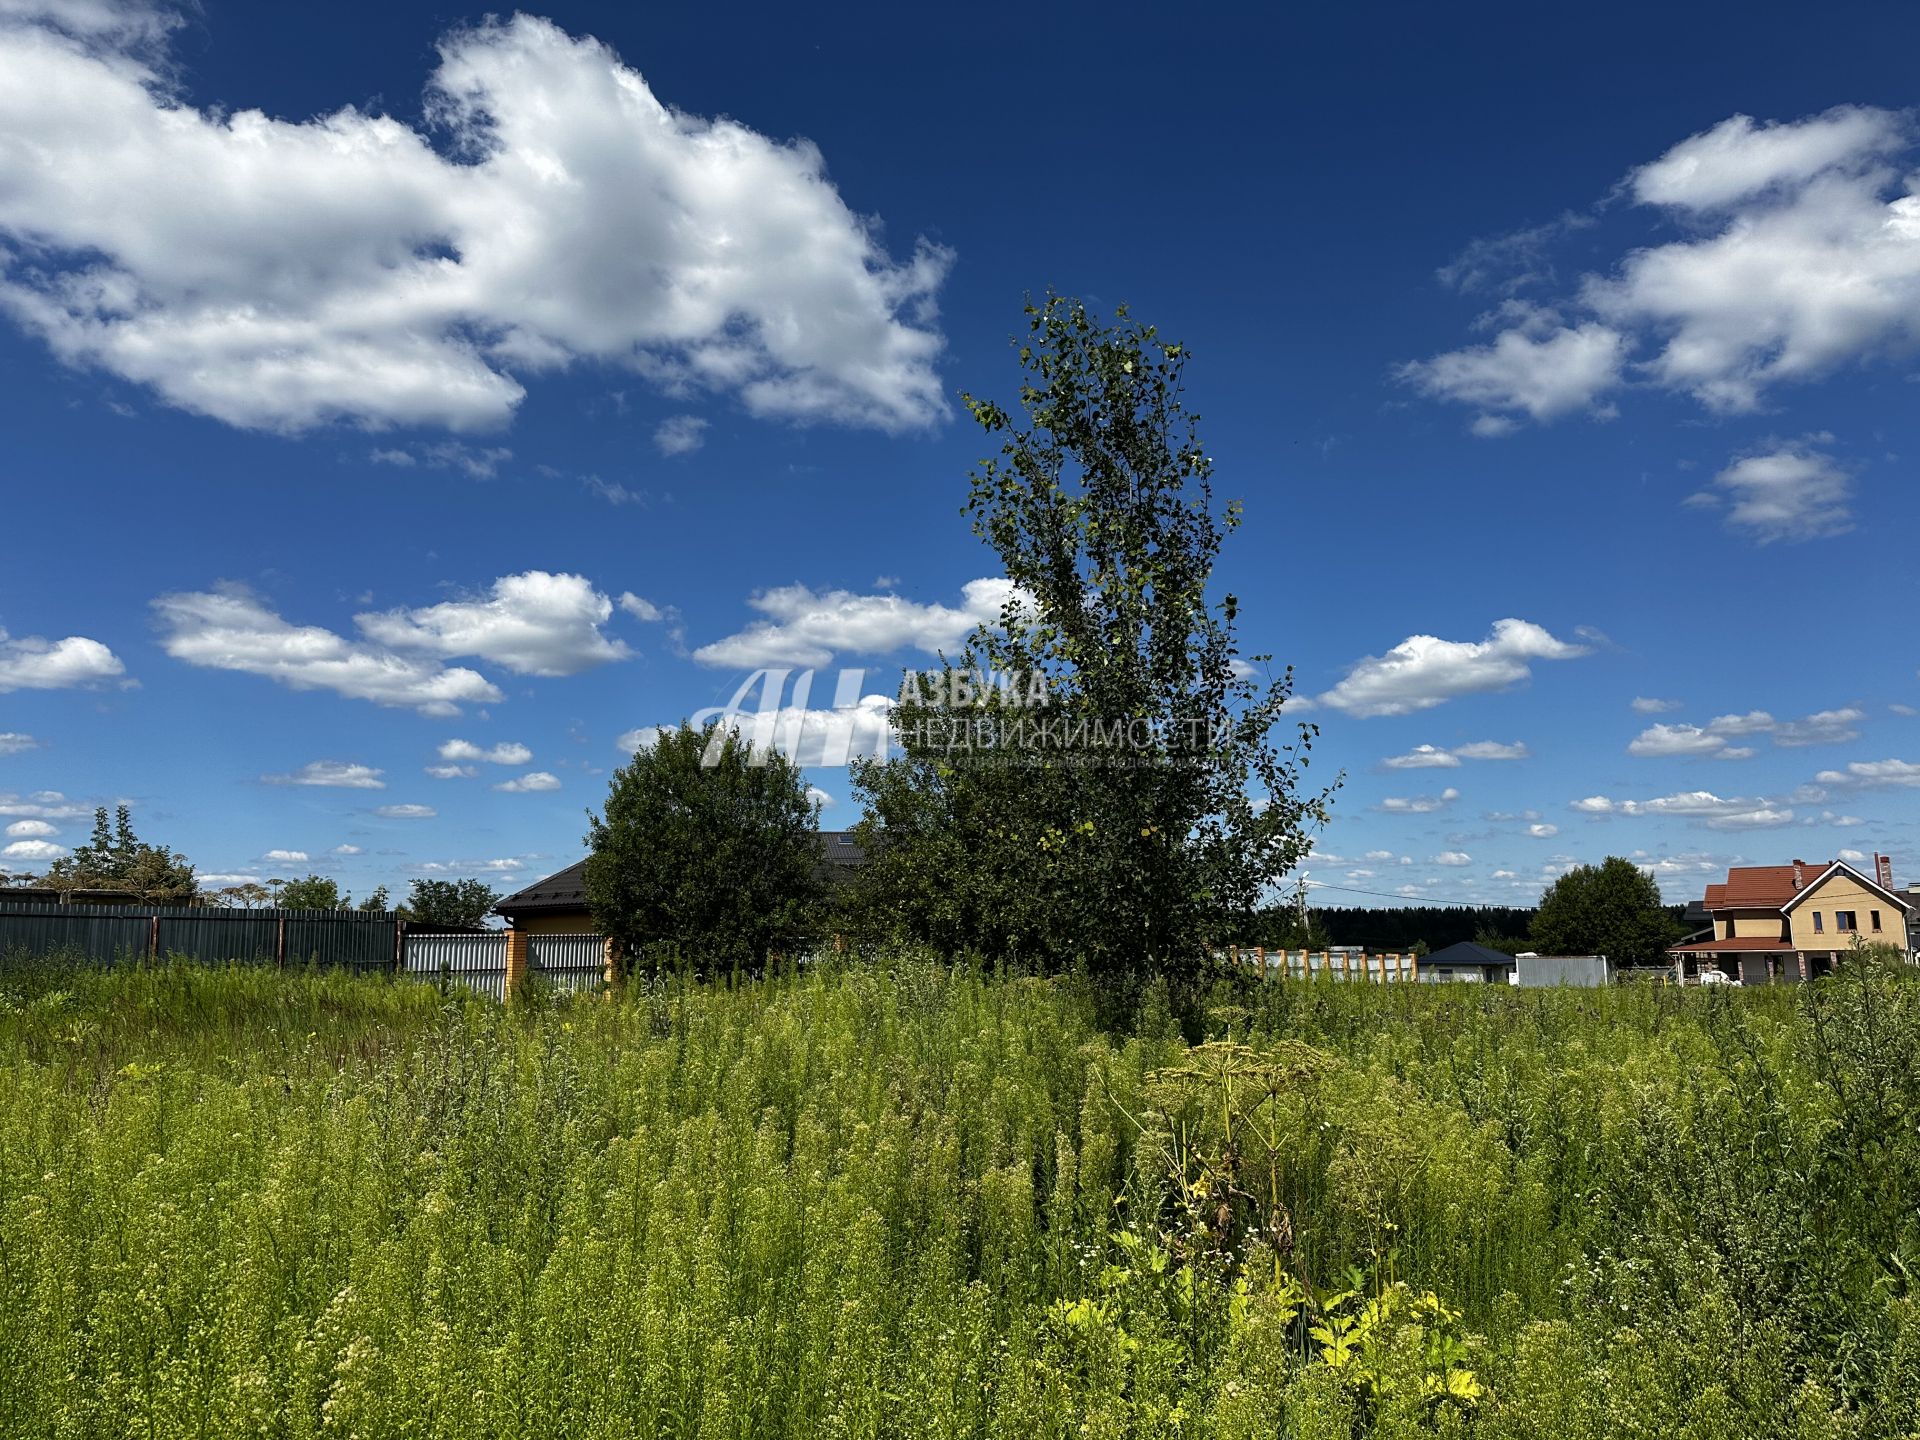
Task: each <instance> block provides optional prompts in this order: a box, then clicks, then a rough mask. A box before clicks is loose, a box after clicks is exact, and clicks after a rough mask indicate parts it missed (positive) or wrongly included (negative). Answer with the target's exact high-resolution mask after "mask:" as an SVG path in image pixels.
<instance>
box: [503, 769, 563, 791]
mask: <svg viewBox="0 0 1920 1440" xmlns="http://www.w3.org/2000/svg"><path fill="white" fill-rule="evenodd" d="M493 788H494V789H496V790H504V791H506V792H507V793H508V794H514V795H517V794H521V793H523V792H528V791H535V790H558V789H559V788H560V777H559V776H558V775H555V774H552V773H551V772H549V771H546V770H529V771H528V772H527V773H526V774H524V775H521V776H517V777H516V778H514V779H512V780H503V781H501V782H500V783H499V784H498V785H496V786H494V787H493Z"/></svg>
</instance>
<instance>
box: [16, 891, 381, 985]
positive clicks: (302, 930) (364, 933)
mask: <svg viewBox="0 0 1920 1440" xmlns="http://www.w3.org/2000/svg"><path fill="white" fill-rule="evenodd" d="M401 933H402V926H401V922H400V920H399V919H398V917H396V916H394V915H392V914H390V913H378V914H362V913H360V912H357V911H335V910H234V909H223V908H214V907H192V906H168V905H159V906H135V907H122V906H112V907H107V906H100V905H50V904H47V903H45V902H44V901H18V900H7V899H5V898H0V955H5V956H8V957H28V958H31V957H35V956H41V955H56V954H66V955H73V954H78V955H81V956H84V957H86V958H87V959H88V960H90V961H93V962H94V963H96V964H102V965H112V964H116V963H124V962H127V961H138V960H164V959H169V958H175V957H177V958H181V959H187V960H195V961H198V962H200V963H202V964H206V965H320V966H327V967H344V968H347V969H353V970H394V969H397V968H398V965H399V958H400V936H401Z"/></svg>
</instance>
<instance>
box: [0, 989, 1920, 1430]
mask: <svg viewBox="0 0 1920 1440" xmlns="http://www.w3.org/2000/svg"><path fill="white" fill-rule="evenodd" d="M1917 1201H1920V985H1916V984H1915V983H1914V982H1913V981H1911V980H1910V979H1909V978H1908V977H1907V976H1906V975H1904V974H1902V973H1900V972H1899V971H1897V970H1893V969H1888V970H1884V971H1872V970H1869V969H1862V970H1861V971H1859V972H1858V973H1852V974H1848V975H1845V976H1842V977H1840V978H1837V979H1835V980H1832V981H1822V982H1819V983H1817V984H1814V985H1811V986H1806V987H1796V988H1780V989H1774V990H1750V991H1738V992H1729V991H1726V990H1721V991H1718V992H1715V991H1711V990H1707V991H1701V990H1690V991H1684V992H1683V991H1680V990H1676V989H1669V988H1659V987H1652V986H1622V987H1616V988H1613V989H1609V990H1600V991H1565V992H1541V991H1525V992H1519V991H1508V990H1505V989H1492V988H1484V987H1474V986H1453V987H1446V986H1415V985H1392V986H1374V987H1368V986H1362V985H1342V984H1339V983H1337V982H1332V981H1321V982H1311V983H1309V982H1291V983H1284V984H1283V983H1267V984H1257V983H1253V982H1250V981H1233V982H1227V981H1223V982H1221V983H1220V984H1219V985H1217V986H1216V987H1215V989H1214V990H1213V992H1212V993H1211V994H1209V995H1206V996H1204V997H1192V998H1189V999H1186V1000H1183V1001H1181V1002H1179V1003H1174V1002H1172V1001H1170V1000H1169V998H1168V996H1167V995H1166V993H1165V992H1164V991H1161V990H1154V989H1150V990H1148V991H1146V992H1145V993H1144V994H1141V995H1138V996H1132V997H1129V998H1128V999H1127V1000H1126V1002H1125V1003H1121V1002H1118V1001H1115V1000H1113V999H1112V998H1111V997H1104V996H1102V995H1100V994H1098V993H1096V992H1095V991H1093V990H1091V989H1090V988H1089V987H1088V986H1087V985H1086V984H1085V983H1084V982H1082V981H1080V980H1076V979H1074V978H1072V977H1058V978H1052V979H1036V978H1026V977H1019V976H1011V975H1005V974H996V973H985V972H980V971H975V970H968V969H954V968H942V967H938V966H935V965H932V964H928V963H923V962H920V961H917V960H911V959H900V960H897V961H894V962H891V963H888V962H881V963H866V964H860V965H851V964H850V965H847V966H846V967H844V968H818V969H812V970H808V971H805V972H802V973H799V974H789V975H783V976H776V977H773V978H769V979H765V980H758V981H740V982H737V983H731V984H730V983H727V982H726V981H724V980H719V981H706V982H698V981H691V980H663V981H658V982H654V983H651V984H643V983H640V982H638V981H636V982H634V983H633V984H631V985H630V986H629V987H628V989H627V991H626V993H625V994H624V995H623V996H621V997H620V998H619V999H617V1000H609V999H606V998H603V997H580V998H576V999H572V1000H563V999H557V998H551V997H549V998H545V999H541V998H540V997H535V999H534V1000H533V1002H532V1003H528V1004H526V1005H523V1006H519V1007H516V1008H515V1009H512V1010H503V1009H502V1008H500V1007H499V1006H497V1005H494V1004H492V1003H490V1002H486V1001H481V1000H477V999H474V998H471V997H463V996H460V995H451V996H449V995H442V994H440V993H438V992H436V991H435V990H433V989H431V988H427V987H420V986H408V985H403V984H396V983H392V982H390V981H387V980H383V979H349V978H345V977H338V976H328V975H306V974H297V973H291V972H289V973H286V974H279V973H274V972H270V971H261V970H246V969H230V970H208V969H194V968H187V967H178V968H154V969H128V970H122V971H116V972H100V971H86V970H74V969H68V970H60V969H54V968H34V967H28V968H15V969H11V970H8V971H6V972H5V973H4V974H0V1434H4V1435H6V1436H10V1437H36V1436H48V1437H52V1436H59V1437H103V1440H104V1437H113V1440H120V1437H127V1436H146V1437H166V1440H174V1437H189V1436H191V1437H225V1436H256V1435H257V1436H275V1437H281V1436H285V1437H293V1436H363V1437H384V1436H395V1437H400V1436H405V1437H473V1436H502V1437H508V1436H511V1437H519V1436H542V1437H547V1436H551V1437H556V1440H557V1437H569V1440H583V1437H609V1440H610V1437H628V1436H673V1437H686V1440H693V1437H716V1440H717V1437H742V1440H745V1437H755V1440H760V1437H776V1436H821V1437H863V1436H902V1437H905V1436H916V1437H917V1436H925V1437H957V1436H1019V1437H1022V1440H1041V1437H1068V1436H1074V1437H1081V1436H1093V1437H1103V1436H1218V1437H1243V1436H1244V1437H1251V1436H1275V1435H1289V1436H1303V1437H1306V1436H1310V1437H1352V1436H1363V1435H1379V1436H1401V1435H1428V1434H1440V1435H1458V1436H1468V1435H1472V1436H1485V1437H1526V1440H1552V1437H1561V1436H1567V1437H1576V1436H1577V1437H1589V1436H1591V1437H1600V1436H1646V1437H1656V1436H1657V1437H1673V1436H1684V1437H1702V1440H1704V1437H1729V1440H1731V1437H1742V1440H1744V1437H1752V1436H1902V1435H1909V1434H1913V1433H1915V1432H1916V1430H1920V1300H1917V1299H1916V1296H1915V1293H1914V1287H1913V1281H1914V1278H1915V1274H1914V1272H1915V1268H1916V1267H1920V1212H1917V1211H1916V1202H1917Z"/></svg>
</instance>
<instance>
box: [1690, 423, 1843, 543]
mask: <svg viewBox="0 0 1920 1440" xmlns="http://www.w3.org/2000/svg"><path fill="white" fill-rule="evenodd" d="M1687 503H1689V504H1691V505H1697V506H1699V507H1701V508H1702V509H1709V510H1723V511H1724V512H1725V519H1726V524H1727V527H1728V528H1729V529H1731V530H1734V531H1737V532H1739V533H1741V534H1744V535H1747V536H1749V537H1750V538H1752V539H1753V540H1755V541H1757V542H1759V543H1760V544H1762V545H1767V544H1771V543H1772V542H1774V541H1776V540H1788V541H1797V540H1820V539H1824V538H1826V537H1828V536H1833V535H1844V534H1846V533H1847V532H1848V531H1849V530H1851V529H1853V509H1852V505H1853V477H1852V476H1851V475H1849V474H1848V473H1847V472H1846V471H1845V470H1843V469H1842V468H1841V467H1840V466H1839V465H1838V464H1837V463H1836V462H1835V461H1834V460H1833V459H1832V457H1830V456H1828V455H1826V454H1824V453H1822V452H1821V451H1820V450H1819V449H1817V448H1815V445H1814V443H1813V442H1812V441H1808V440H1797V441H1790V442H1787V443H1784V444H1781V443H1776V444H1774V445H1772V446H1771V447H1769V448H1766V449H1763V450H1760V451H1756V452H1755V453H1753V454H1749V455H1743V456H1741V457H1740V458H1739V459H1737V460H1735V461H1734V462H1733V463H1732V464H1731V465H1729V466H1727V468H1726V469H1724V470H1722V471H1721V472H1720V473H1719V474H1718V475H1716V476H1714V477H1713V485H1712V487H1711V488H1709V489H1706V490H1700V491H1697V492H1695V493H1694V494H1693V495H1691V496H1689V497H1688V502H1687Z"/></svg>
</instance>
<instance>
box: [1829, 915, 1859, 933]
mask: <svg viewBox="0 0 1920 1440" xmlns="http://www.w3.org/2000/svg"><path fill="white" fill-rule="evenodd" d="M1833 928H1834V929H1836V930H1858V929H1859V928H1860V927H1859V926H1858V925H1857V924H1855V923H1854V919H1853V911H1851V910H1836V911H1834V912H1833Z"/></svg>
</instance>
